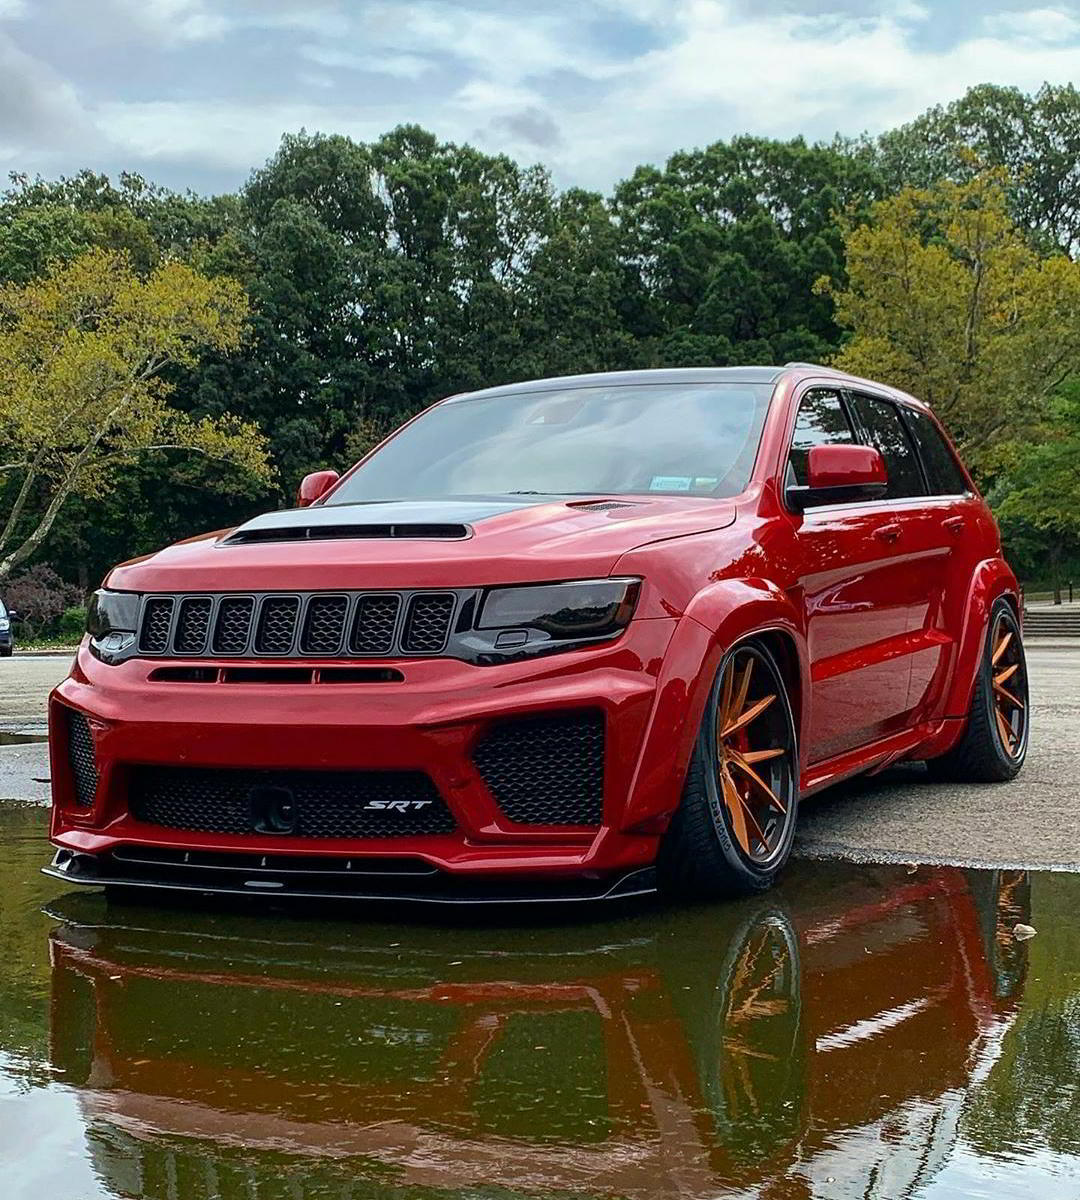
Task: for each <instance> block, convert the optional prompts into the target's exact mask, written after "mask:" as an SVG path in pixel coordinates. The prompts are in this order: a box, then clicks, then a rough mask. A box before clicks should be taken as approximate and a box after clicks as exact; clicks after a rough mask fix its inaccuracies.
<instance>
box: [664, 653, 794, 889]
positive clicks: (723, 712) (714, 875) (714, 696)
mask: <svg viewBox="0 0 1080 1200" xmlns="http://www.w3.org/2000/svg"><path fill="white" fill-rule="evenodd" d="M798 775H799V772H798V754H797V750H796V740H795V723H794V721H793V719H792V714H791V704H790V702H789V700H788V695H787V689H786V688H785V687H784V681H783V678H782V676H781V674H780V671H779V669H778V668H777V666H776V663H775V661H774V659H773V657H772V655H771V654H770V653H769V652H768V650H766V649H765V647H764V646H762V645H760V644H759V643H757V642H753V641H749V642H743V643H741V644H740V645H737V646H735V647H733V648H732V649H731V650H729V651H728V653H727V654H726V655H725V656H724V660H723V662H721V664H720V668H719V670H718V671H717V673H716V679H715V681H714V683H713V686H712V690H711V691H710V693H709V700H708V703H707V704H706V707H705V715H704V717H703V718H702V722H701V729H700V731H699V733H698V738H697V743H696V745H695V748H694V754H693V757H692V759H691V761H690V768H689V771H688V773H687V778H686V785H685V787H684V789H683V796H682V800H681V802H680V804H679V808H678V810H677V811H676V813H675V815H674V817H673V818H672V821H671V825H670V826H669V828H668V831H667V833H666V835H665V837H664V841H663V843H662V845H661V847H660V855H659V857H658V860H657V868H658V872H659V877H660V884H661V887H662V889H663V890H664V891H666V892H668V893H670V894H675V895H682V896H689V897H698V898H711V897H716V896H735V895H746V894H749V893H753V892H760V891H763V890H764V889H765V888H767V887H768V886H769V885H770V884H771V883H772V881H773V880H774V879H775V878H776V875H777V874H778V873H779V871H780V868H781V867H782V866H783V865H784V863H785V862H786V861H787V857H788V855H789V854H790V852H791V843H792V841H793V839H794V836H795V820H796V815H797V809H798Z"/></svg>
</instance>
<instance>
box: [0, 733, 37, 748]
mask: <svg viewBox="0 0 1080 1200" xmlns="http://www.w3.org/2000/svg"><path fill="white" fill-rule="evenodd" d="M48 740H49V735H48V734H47V733H5V732H4V730H2V729H0V746H28V745H32V744H33V743H36V742H47V741H48Z"/></svg>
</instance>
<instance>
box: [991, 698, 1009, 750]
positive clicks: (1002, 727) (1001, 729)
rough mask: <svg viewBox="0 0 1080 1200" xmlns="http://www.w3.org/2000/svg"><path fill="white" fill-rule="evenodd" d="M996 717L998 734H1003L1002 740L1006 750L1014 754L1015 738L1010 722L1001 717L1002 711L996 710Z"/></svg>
mask: <svg viewBox="0 0 1080 1200" xmlns="http://www.w3.org/2000/svg"><path fill="white" fill-rule="evenodd" d="M994 716H995V717H997V724H998V733H1000V734H1001V740H1002V742H1003V743H1004V744H1005V749H1006V750H1007V751H1008V752H1009V753H1010V754H1012V748H1013V738H1012V730H1011V729H1010V728H1009V724H1008V722H1007V721H1006V720H1005V718H1004V717H1003V716H1002V715H1001V709H1000V708H995V709H994Z"/></svg>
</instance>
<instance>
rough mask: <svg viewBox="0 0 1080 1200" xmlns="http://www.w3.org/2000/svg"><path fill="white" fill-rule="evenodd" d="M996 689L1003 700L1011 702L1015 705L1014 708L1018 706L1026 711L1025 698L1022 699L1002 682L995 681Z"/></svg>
mask: <svg viewBox="0 0 1080 1200" xmlns="http://www.w3.org/2000/svg"><path fill="white" fill-rule="evenodd" d="M994 691H995V692H996V693H997V694H998V695H999V696H1000V697H1001V698H1002V699H1003V700H1005V701H1006V702H1007V703H1009V704H1011V705H1012V706H1013V708H1018V709H1020V711H1021V712H1023V711H1024V702H1023V700H1021V699H1020V697H1019V696H1014V695H1013V694H1012V692H1010V691H1009V689H1008V688H1005V687H1002V686H1001V684H1000V683H997V682H995V683H994Z"/></svg>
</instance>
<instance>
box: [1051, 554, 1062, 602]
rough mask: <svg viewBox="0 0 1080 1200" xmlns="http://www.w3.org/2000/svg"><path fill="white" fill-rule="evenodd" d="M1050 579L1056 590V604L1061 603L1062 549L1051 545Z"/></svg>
mask: <svg viewBox="0 0 1080 1200" xmlns="http://www.w3.org/2000/svg"><path fill="white" fill-rule="evenodd" d="M1050 579H1051V581H1052V583H1053V588H1054V603H1055V604H1060V603H1061V547H1060V546H1059V545H1058V544H1057V542H1051V543H1050Z"/></svg>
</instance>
